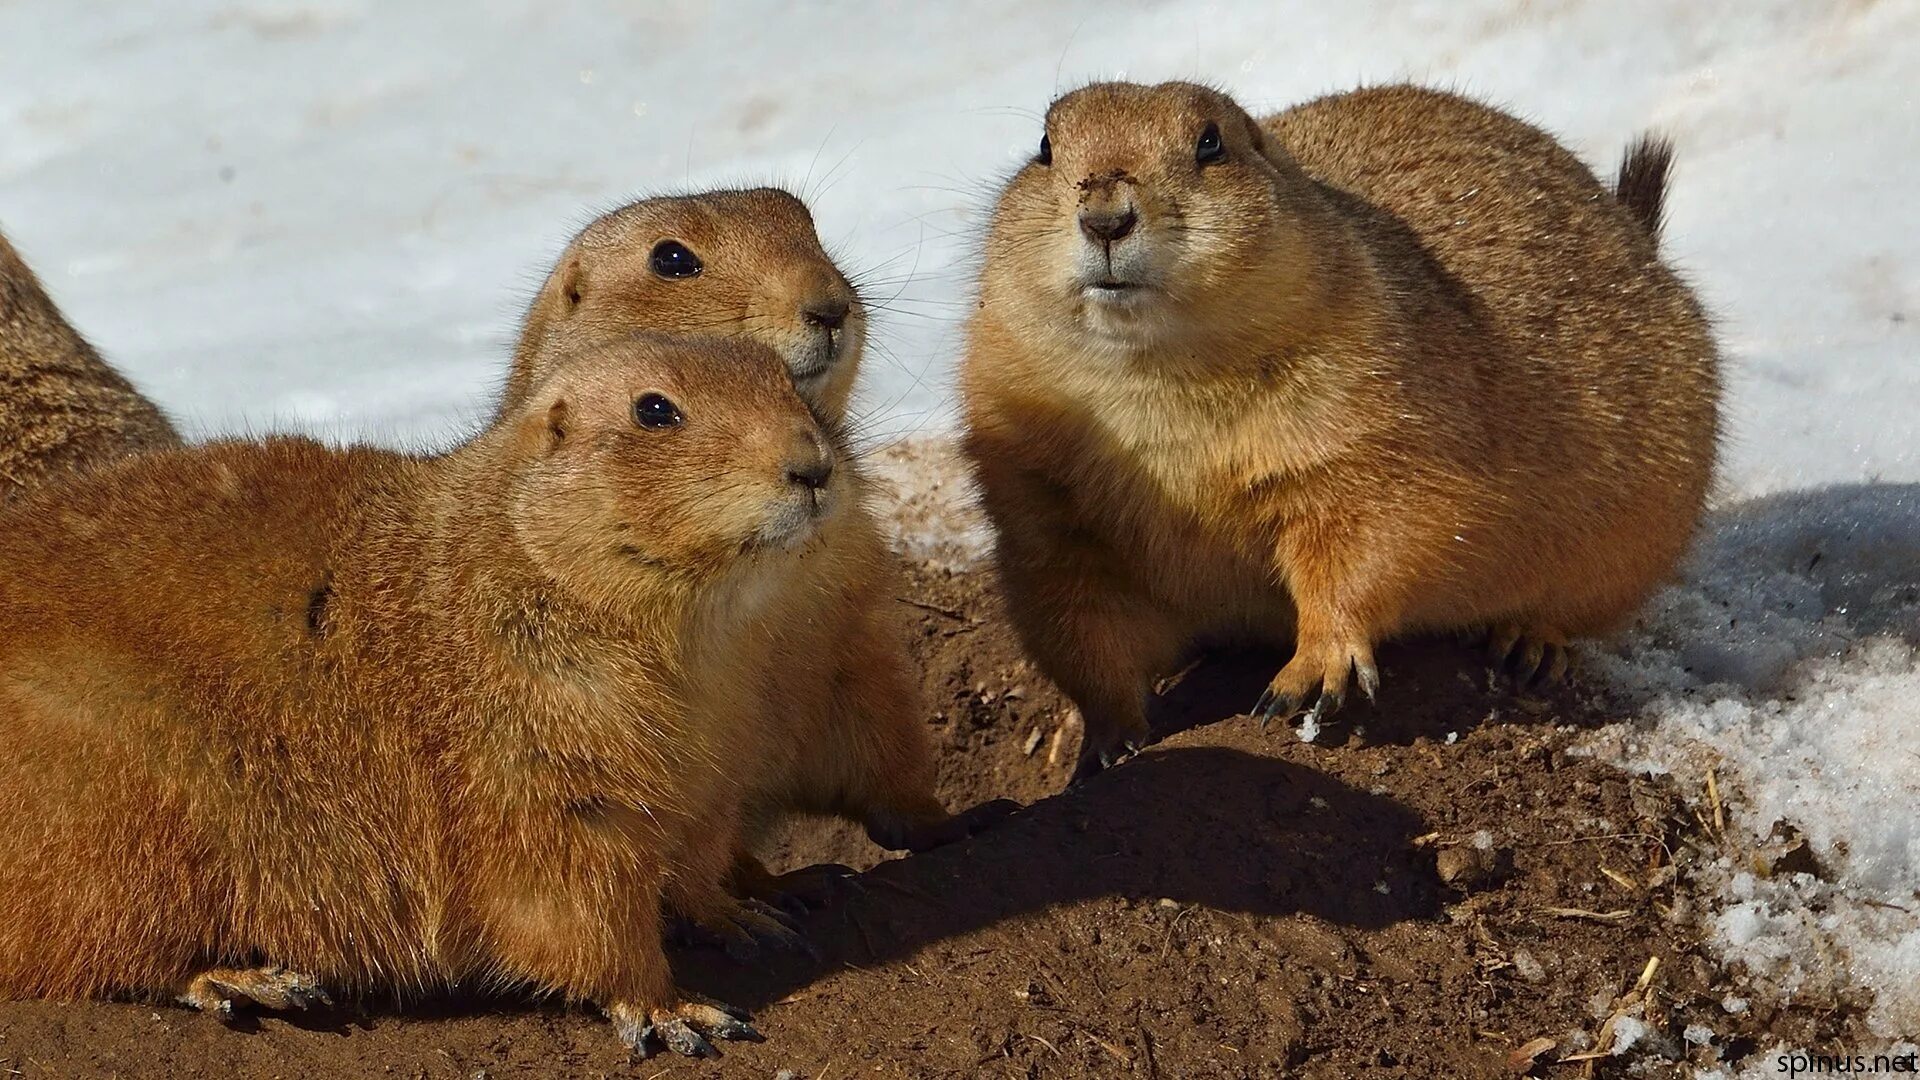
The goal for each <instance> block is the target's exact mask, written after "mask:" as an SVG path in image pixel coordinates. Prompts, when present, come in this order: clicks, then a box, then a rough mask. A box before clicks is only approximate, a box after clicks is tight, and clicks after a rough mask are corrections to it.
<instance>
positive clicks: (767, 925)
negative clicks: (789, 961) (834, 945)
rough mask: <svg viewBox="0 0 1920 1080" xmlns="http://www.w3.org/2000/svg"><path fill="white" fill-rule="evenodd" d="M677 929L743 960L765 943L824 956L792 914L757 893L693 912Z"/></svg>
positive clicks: (689, 939)
mask: <svg viewBox="0 0 1920 1080" xmlns="http://www.w3.org/2000/svg"><path fill="white" fill-rule="evenodd" d="M677 929H678V931H679V933H678V934H677V935H676V936H678V937H679V938H680V939H681V940H682V941H684V942H685V943H686V944H689V945H715V946H718V947H719V948H720V949H721V950H722V951H724V952H725V953H726V954H727V957H728V958H729V959H731V960H735V961H738V962H739V963H743V964H744V963H748V962H750V961H752V960H754V959H757V958H758V957H759V955H760V950H761V949H762V948H763V947H765V948H772V949H781V950H786V951H791V952H797V953H801V954H803V955H805V956H807V957H809V958H811V959H815V960H817V959H819V958H820V957H819V953H818V952H817V951H816V950H815V949H814V947H813V943H812V942H810V941H808V940H807V938H806V935H804V934H802V933H801V932H800V926H799V924H798V923H797V922H795V921H794V919H793V917H792V916H791V915H789V914H787V913H786V912H785V911H782V910H781V909H780V908H777V907H775V906H773V905H772V904H770V903H767V902H766V901H764V900H760V899H758V898H755V897H747V898H745V899H741V900H730V902H729V903H727V904H726V905H725V906H715V907H713V908H712V909H711V910H707V911H702V912H699V913H697V914H693V913H690V914H688V915H687V916H686V917H685V918H684V919H683V920H681V921H680V923H679V925H678V927H677Z"/></svg>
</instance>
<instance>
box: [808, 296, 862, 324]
mask: <svg viewBox="0 0 1920 1080" xmlns="http://www.w3.org/2000/svg"><path fill="white" fill-rule="evenodd" d="M852 309H853V305H852V304H849V303H848V302H847V301H846V299H845V298H844V297H839V296H823V297H820V298H819V299H817V300H811V301H808V302H807V303H806V304H805V305H803V306H802V307H801V308H800V317H801V318H802V319H805V320H806V322H807V325H809V326H818V327H820V328H822V329H825V330H838V329H840V328H841V327H842V326H844V325H846V322H847V312H849V311H851V310H852Z"/></svg>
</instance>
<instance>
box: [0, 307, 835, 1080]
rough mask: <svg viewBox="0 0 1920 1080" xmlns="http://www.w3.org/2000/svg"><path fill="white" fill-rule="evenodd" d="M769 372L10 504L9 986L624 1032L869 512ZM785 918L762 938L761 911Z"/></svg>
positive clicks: (675, 1042) (733, 832)
mask: <svg viewBox="0 0 1920 1080" xmlns="http://www.w3.org/2000/svg"><path fill="white" fill-rule="evenodd" d="M841 454H842V449H841V447H839V446H838V445H837V444H836V443H835V442H834V440H833V439H832V437H831V435H830V434H829V433H827V432H825V431H823V430H822V429H820V427H819V426H818V425H817V423H816V422H815V420H814V419H813V417H812V415H811V412H810V411H809V410H808V408H807V407H806V406H805V405H804V403H802V402H801V401H800V399H799V398H798V397H797V396H796V395H795V394H794V392H793V388H792V386H791V385H790V383H789V381H788V379H787V375H786V372H785V370H784V369H783V367H782V366H781V364H780V362H779V360H778V358H777V357H776V356H775V355H774V354H773V353H771V352H770V351H769V350H767V349H765V348H764V347H761V346H757V345H753V344H751V343H748V342H742V341H709V342H687V341H677V340H671V339H664V338H655V337H645V336H641V337H634V338H631V339H629V340H626V341H623V342H618V343H613V344H610V345H607V346H602V347H600V348H598V349H594V350H589V351H587V352H586V353H584V354H579V355H576V356H574V357H571V358H568V359H566V360H564V361H562V362H561V363H559V364H556V365H555V366H554V367H553V369H552V370H550V371H549V372H548V373H547V375H546V377H544V378H543V379H542V380H541V381H540V383H539V384H538V385H536V386H535V387H534V388H532V389H531V390H530V391H529V393H528V395H527V396H526V398H525V399H524V400H523V402H522V403H521V405H520V406H519V407H518V408H516V409H514V410H513V411H512V412H510V413H509V414H507V415H506V416H503V417H501V418H500V419H498V420H497V421H496V422H495V423H494V424H493V425H492V426H491V427H489V428H488V429H487V430H486V431H484V432H483V433H481V434H480V435H479V436H478V437H477V438H475V439H474V440H473V441H472V442H471V443H469V444H467V445H466V446H463V447H461V448H459V449H457V450H454V451H452V452H450V453H448V454H446V455H444V456H442V457H438V458H417V457H410V456H405V455H400V454H394V453H388V452H384V451H379V450H373V449H368V448H364V447H355V448H350V449H346V450H333V449H328V448H326V447H323V446H321V445H319V444H316V443H313V442H309V441H307V440H304V439H285V438H282V439H274V440H270V441H268V442H266V443H264V444H261V443H218V444H212V445H209V446H206V447H202V448H197V449H191V450H174V451H163V452H157V453H152V454H147V455H143V456H141V457H138V458H135V459H133V460H131V461H128V462H125V463H122V464H120V465H117V466H114V467H111V468H107V469H102V470H96V471H92V472H89V473H87V474H85V475H83V476H80V477H78V478H76V479H74V480H73V481H71V482H70V483H68V484H65V485H62V486H61V487H60V488H59V489H57V490H53V489H49V490H46V491H42V492H37V493H34V494H31V495H29V496H27V497H26V498H25V499H23V500H22V501H21V502H20V503H19V504H18V505H17V506H15V507H14V508H12V509H11V510H10V511H9V512H8V513H6V514H4V515H0V819H4V820H5V821H6V822H7V827H6V828H5V829H4V830H0V995H16V996H19V995H25V996H44V997H74V996H81V995H110V994H131V995H138V996H147V997H158V998H166V997H175V996H177V997H179V998H181V999H182V1000H183V1001H185V1002H187V1003H188V1004H192V1005H195V1006H199V1007H203V1008H216V1009H220V1010H223V1011H225V1010H229V1009H231V1008H232V1005H233V1002H234V1001H236V1000H242V1001H244V1000H247V999H250V1000H251V1001H252V1002H254V1003H256V1004H258V1005H261V1006H265V1007H273V1008H279V1007H286V1006H289V1005H293V1006H298V1005H303V1004H305V1003H308V1002H311V1001H314V1000H321V999H324V998H325V996H326V995H327V994H328V993H335V994H337V993H341V992H347V993H354V994H372V993H379V994H393V995H401V996H406V995H411V994H415V993H418V992H421V991H426V990H431V989H433V988H436V987H446V986H453V985H460V986H468V987H501V988H524V989H527V990H530V991H534V992H545V993H553V994H558V995H561V996H564V997H566V998H568V999H573V1000H585V1001H590V1002H593V1003H595V1004H597V1005H599V1006H600V1007H601V1008H603V1009H604V1010H605V1011H606V1012H607V1014H608V1015H609V1016H610V1017H611V1018H612V1020H613V1021H614V1023H615V1024H616V1026H617V1028H618V1031H619V1034H620V1036H621V1037H622V1038H623V1039H624V1040H625V1041H627V1042H628V1043H629V1044H630V1045H632V1046H634V1047H635V1048H636V1049H644V1048H645V1046H646V1045H647V1044H648V1043H649V1041H650V1039H652V1038H654V1037H657V1038H658V1039H659V1040H661V1041H664V1042H665V1043H666V1045H667V1046H669V1047H670V1048H672V1049H674V1050H677V1051H681V1052H683V1053H699V1052H704V1051H706V1050H708V1049H710V1047H709V1046H708V1044H707V1043H706V1041H705V1040H706V1038H708V1037H713V1036H719V1037H727V1038H732V1037H739V1036H744V1035H749V1034H751V1029H750V1028H748V1027H747V1026H746V1025H745V1024H744V1023H742V1022H741V1020H740V1019H738V1018H737V1017H735V1016H733V1015H732V1014H730V1013H728V1012H727V1011H725V1010H724V1009H721V1008H718V1007H715V1006H713V1005H709V1004H705V1003H701V1002H697V1001H693V1000H689V999H687V998H685V997H683V996H682V995H680V994H679V993H677V992H676V991H675V989H674V986H673V980H672V976H671V973H670V971H669V970H668V967H667V962H666V958H665V955H664V954H663V952H662V951H661V945H660V934H661V910H662V904H663V902H664V903H666V904H668V905H671V907H672V908H673V909H674V910H677V911H680V912H682V913H685V914H689V915H691V916H693V917H694V918H695V919H697V920H699V921H701V922H703V923H706V924H707V925H727V924H731V925H735V926H741V927H754V926H762V924H765V923H767V922H768V920H766V919H765V917H764V916H760V915H756V914H755V913H753V912H750V911H748V910H747V909H745V908H742V907H741V906H740V905H739V904H738V903H737V902H736V901H734V900H733V899H732V898H731V897H730V896H729V895H728V894H727V892H726V886H727V884H728V880H729V875H730V873H731V871H732V856H733V853H734V851H735V849H736V846H737V835H738V830H739V826H740V813H741V799H742V797H743V792H742V790H741V788H742V785H741V782H740V781H739V780H738V779H737V778H738V776H739V775H740V774H741V773H743V772H749V773H750V772H751V771H753V768H754V764H753V763H754V762H755V760H756V756H757V755H759V754H762V753H766V752H768V748H769V747H771V746H773V745H775V743H774V742H773V741H772V740H770V739H769V738H768V737H767V736H766V734H765V733H764V732H763V731H761V730H760V726H761V725H763V724H777V723H779V722H781V718H779V717H769V716H766V715H764V714H762V713H761V712H760V711H759V710H756V709H750V708H749V709H743V708H741V707H740V703H741V702H742V701H746V700H750V699H751V698H752V696H753V693H754V690H753V687H754V684H755V680H757V678H758V677H759V676H760V674H761V669H762V668H763V667H764V666H765V665H766V664H768V663H770V662H772V658H771V657H769V656H768V654H767V652H766V649H765V646H764V644H763V640H764V635H763V634H762V632H761V627H762V626H763V625H765V624H767V623H770V622H771V623H776V624H777V623H779V622H781V621H782V620H785V619H790V618H792V617H794V616H793V614H792V612H791V611H790V610H789V608H788V606H789V605H791V604H792V603H794V602H795V600H796V599H797V598H796V596H795V595H794V591H793V590H792V589H791V588H790V587H789V584H790V583H791V582H792V581H793V580H794V570H795V567H796V565H797V564H799V563H800V562H802V561H803V560H805V559H806V558H807V557H808V555H809V553H810V552H811V551H812V550H813V549H814V548H815V547H816V546H817V545H818V543H819V537H820V531H821V530H822V529H823V528H828V527H830V526H831V524H832V522H833V520H834V517H835V516H836V515H837V514H838V513H839V512H840V510H841V509H843V508H844V505H845V503H846V502H847V501H848V500H847V491H846V485H845V480H844V478H842V477H841V476H840V475H839V472H838V469H837V468H836V466H837V465H838V463H839V459H840V457H841ZM762 928H764V926H762Z"/></svg>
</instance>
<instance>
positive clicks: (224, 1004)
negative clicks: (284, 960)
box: [176, 966, 333, 1020]
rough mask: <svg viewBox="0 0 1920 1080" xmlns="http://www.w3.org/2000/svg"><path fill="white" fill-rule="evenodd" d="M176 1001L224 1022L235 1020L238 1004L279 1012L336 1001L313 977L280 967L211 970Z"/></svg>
mask: <svg viewBox="0 0 1920 1080" xmlns="http://www.w3.org/2000/svg"><path fill="white" fill-rule="evenodd" d="M176 997H177V998H178V1000H179V1002H180V1003H181V1004H182V1005H187V1006H191V1007H192V1008H195V1009H199V1010H200V1011H201V1012H204V1013H212V1014H213V1015H215V1016H217V1017H219V1018H221V1019H222V1020H225V1019H229V1018H231V1017H232V1016H233V1010H234V1006H235V1004H236V1003H251V1004H253V1005H255V1006H258V1007H259V1008H262V1009H275V1010H284V1009H305V1008H308V1007H309V1006H313V1005H331V1004H333V998H332V997H330V996H328V994H327V992H326V990H325V989H323V988H322V987H321V986H320V984H319V983H318V982H316V981H314V979H313V977H312V976H309V975H302V974H300V973H299V972H297V971H288V970H287V969H286V968H284V967H279V966H274V967H261V968H208V969H207V970H206V971H203V972H201V973H200V974H198V975H195V976H194V977H193V978H192V979H190V980H188V982H187V986H186V989H184V990H182V991H181V992H180V993H179V994H178V995H176Z"/></svg>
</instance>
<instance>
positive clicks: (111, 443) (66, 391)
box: [0, 235, 180, 506]
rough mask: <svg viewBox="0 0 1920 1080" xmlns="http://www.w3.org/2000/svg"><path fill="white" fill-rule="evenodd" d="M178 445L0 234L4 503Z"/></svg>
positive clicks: (0, 494) (0, 473)
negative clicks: (132, 456) (71, 476)
mask: <svg viewBox="0 0 1920 1080" xmlns="http://www.w3.org/2000/svg"><path fill="white" fill-rule="evenodd" d="M179 444H180V437H179V436H178V435H176V434H174V430H173V426H172V425H171V424H169V423H168V422H167V418H166V417H165V416H164V415H162V414H161V412H160V410H159V409H158V408H156V407H154V404H153V403H152V402H150V401H148V400H147V399H146V398H144V397H141V396H140V394H139V392H138V391H136V390H134V388H133V385H132V384H131V383H129V382H127V380H126V379H125V378H124V377H123V376H122V375H121V374H120V373H119V372H117V371H115V370H113V368H112V367H111V366H109V365H108V364H107V362H106V361H105V360H103V359H101V358H100V354H99V353H98V352H96V351H95V350H94V348H93V346H92V345H89V344H87V340H86V339H85V338H83V337H81V336H80V333H79V331H77V330H75V329H74V328H73V325H72V324H71V323H69V322H67V320H66V318H65V317H64V316H63V315H61V314H60V309H59V308H58V307H56V306H55V305H54V302H53V298H52V297H50V296H48V295H47V291H46V289H45V288H44V287H42V286H41V284H40V279H39V278H37V277H35V276H34V273H33V271H32V270H31V269H29V268H28V267H27V264H26V261H25V260H24V259H22V258H21V257H20V253H19V252H18V251H15V250H14V247H13V245H12V244H10V243H8V242H7V238H6V237H5V236H3V235H0V506H5V505H6V504H7V503H9V502H11V501H12V500H13V499H14V498H15V497H16V496H18V495H19V494H20V493H21V492H23V491H25V490H26V489H28V488H30V487H35V486H38V485H39V484H42V483H45V482H46V481H47V480H49V479H52V478H54V477H57V476H62V475H65V474H66V473H68V472H72V471H76V470H80V469H85V468H91V467H93V466H95V465H100V464H103V463H106V462H110V461H115V460H118V459H120V458H122V457H126V456H128V455H130V454H135V453H139V452H141V451H144V450H154V449H159V448H161V447H168V446H178V445H179Z"/></svg>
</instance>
